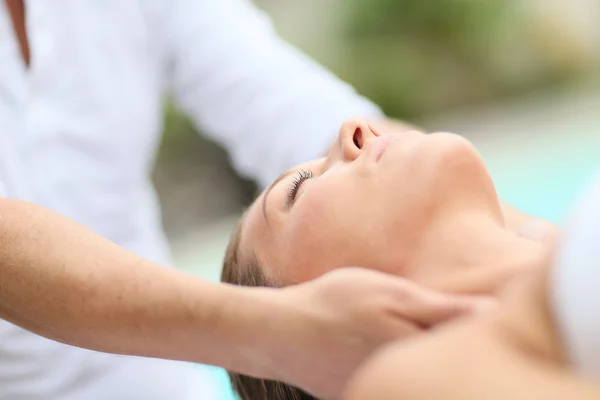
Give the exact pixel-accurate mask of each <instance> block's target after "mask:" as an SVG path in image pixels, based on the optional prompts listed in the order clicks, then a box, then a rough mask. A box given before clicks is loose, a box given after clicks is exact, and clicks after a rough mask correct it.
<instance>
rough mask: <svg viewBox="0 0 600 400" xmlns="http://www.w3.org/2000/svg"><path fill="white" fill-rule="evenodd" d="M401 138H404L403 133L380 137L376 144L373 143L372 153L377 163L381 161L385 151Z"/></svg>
mask: <svg viewBox="0 0 600 400" xmlns="http://www.w3.org/2000/svg"><path fill="white" fill-rule="evenodd" d="M400 136H402V134H401V133H390V134H387V135H382V136H379V137H377V139H375V142H374V143H373V147H372V149H373V150H372V153H373V157H374V158H375V162H377V161H379V159H380V158H381V156H382V155H383V153H385V150H386V149H387V148H388V147H389V146H390V144H392V143H393V142H395V141H396V139H398V138H399V137H400Z"/></svg>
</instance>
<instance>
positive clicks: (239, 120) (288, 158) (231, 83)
mask: <svg viewBox="0 0 600 400" xmlns="http://www.w3.org/2000/svg"><path fill="white" fill-rule="evenodd" d="M170 3H171V6H170V7H171V8H170V11H169V16H168V23H167V35H168V38H167V51H168V52H169V58H170V60H171V61H172V67H173V68H172V74H173V75H172V79H173V82H172V84H173V91H174V96H175V101H176V102H177V104H178V105H179V106H180V107H181V108H182V109H183V110H184V111H185V112H187V113H188V114H189V115H190V116H191V117H192V118H193V120H194V121H195V122H196V123H197V124H198V126H199V128H200V129H201V130H202V131H203V132H205V133H206V134H208V135H210V136H211V137H212V138H213V139H215V140H216V141H218V142H219V143H220V144H222V145H224V146H225V147H226V148H227V150H228V151H229V153H230V155H231V157H232V160H233V163H234V165H235V166H236V168H237V169H238V170H239V171H240V172H241V173H244V174H246V175H248V176H249V177H252V178H254V179H257V180H258V181H259V183H261V184H263V185H267V184H269V183H270V182H271V180H272V179H274V177H276V176H277V175H278V174H279V173H281V172H282V171H283V170H285V169H287V168H289V167H290V166H292V165H295V164H298V163H301V162H305V161H307V160H309V159H313V158H317V157H321V156H323V155H325V154H326V152H327V150H328V149H329V146H330V145H331V144H332V142H333V140H334V138H335V136H336V135H337V132H338V129H339V126H340V124H341V123H342V122H343V121H344V120H345V119H346V118H348V117H351V116H355V115H359V116H365V117H371V118H373V117H377V118H379V117H382V116H383V115H382V113H381V111H380V109H379V108H378V107H377V106H375V105H374V104H373V103H371V102H370V101H368V100H366V99H365V98H363V97H360V96H359V95H357V93H356V92H355V91H354V89H353V88H352V87H350V86H349V85H347V84H346V83H343V82H341V81H340V80H339V79H338V78H336V77H335V76H334V75H333V74H331V73H330V72H329V71H327V70H326V69H324V68H323V67H321V66H320V65H318V64H317V63H316V62H314V61H312V60H311V59H310V58H308V57H307V56H305V55H304V54H302V53H300V52H299V51H298V50H296V49H294V48H293V47H291V46H290V45H289V44H287V43H285V42H284V41H282V40H281V39H280V38H278V37H277V35H276V33H275V32H274V30H273V27H272V25H271V22H270V20H269V19H268V17H267V16H266V15H265V14H264V13H263V12H261V11H260V10H258V9H257V8H256V7H255V6H254V5H253V4H252V3H251V2H250V1H249V0H177V1H171V2H170ZM307 26H310V21H307Z"/></svg>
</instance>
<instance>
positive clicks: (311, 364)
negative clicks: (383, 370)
mask: <svg viewBox="0 0 600 400" xmlns="http://www.w3.org/2000/svg"><path fill="white" fill-rule="evenodd" d="M275 295H276V296H279V299H278V302H279V304H280V305H281V306H282V307H275V308H274V309H273V314H272V316H271V318H272V319H271V320H270V321H266V322H265V326H268V327H269V329H268V330H265V331H264V337H263V338H264V343H265V344H266V349H264V352H265V353H264V354H265V355H266V356H267V357H270V358H271V359H270V360H266V363H267V364H268V365H270V366H271V367H272V371H271V374H270V375H272V376H270V378H271V379H276V380H281V381H285V382H288V383H291V384H293V385H295V386H298V387H301V388H302V389H304V390H306V391H308V392H310V393H312V394H314V395H316V396H318V397H319V398H322V399H337V398H339V396H340V394H341V393H342V390H343V388H344V386H345V384H346V383H347V381H348V379H349V378H350V376H351V374H352V373H353V372H354V371H355V369H356V368H357V367H358V365H359V364H360V363H361V362H362V361H363V360H364V359H365V358H366V357H367V356H369V355H370V354H371V352H372V351H373V350H375V349H376V348H377V347H379V346H381V345H382V344H385V343H387V342H389V341H391V340H393V339H397V338H400V337H406V336H409V335H414V334H416V333H418V332H421V331H423V330H426V329H428V328H430V327H433V326H435V325H437V324H439V323H442V322H444V321H447V320H449V319H453V318H456V317H459V316H463V315H465V314H470V313H473V312H477V311H480V310H482V309H484V308H487V307H490V306H492V304H493V303H491V301H490V300H488V299H484V298H475V297H460V296H450V295H444V294H441V293H437V292H432V291H429V290H427V289H425V288H423V287H420V286H418V285H416V284H414V283H412V282H409V281H407V280H404V279H401V278H396V277H393V276H390V275H387V274H382V273H378V272H374V271H371V270H367V269H361V268H345V269H338V270H335V271H333V272H330V273H329V274H326V275H325V276H323V277H321V278H319V279H317V280H314V281H311V282H308V283H305V284H301V285H298V286H292V287H288V288H285V289H281V290H278V291H277V293H275ZM281 312H283V314H281ZM263 361H264V360H263Z"/></svg>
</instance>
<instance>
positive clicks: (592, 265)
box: [551, 173, 600, 380]
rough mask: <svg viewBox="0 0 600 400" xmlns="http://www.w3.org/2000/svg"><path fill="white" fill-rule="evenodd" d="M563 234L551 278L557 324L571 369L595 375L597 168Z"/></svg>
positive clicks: (598, 373) (599, 249) (599, 340)
mask: <svg viewBox="0 0 600 400" xmlns="http://www.w3.org/2000/svg"><path fill="white" fill-rule="evenodd" d="M563 236H564V237H563V241H562V243H561V246H560V247H559V250H558V252H557V256H556V259H555V262H554V265H553V274H552V281H551V282H552V292H553V296H552V300H553V306H554V311H555V314H556V319H557V325H558V327H559V329H560V332H561V334H562V338H563V340H564V344H565V346H566V348H567V352H568V354H569V356H570V357H571V361H572V363H573V365H574V367H575V368H576V369H577V371H578V372H580V373H582V374H584V375H586V376H588V377H592V378H595V379H598V380H600V173H599V174H598V176H597V179H596V181H595V182H594V183H593V184H592V185H591V186H590V188H589V189H588V190H587V191H586V192H585V194H584V196H583V197H582V199H581V200H580V201H579V202H578V204H577V206H576V208H575V210H574V212H573V215H572V216H571V218H570V220H569V223H568V225H567V227H566V229H565V232H564V235H563Z"/></svg>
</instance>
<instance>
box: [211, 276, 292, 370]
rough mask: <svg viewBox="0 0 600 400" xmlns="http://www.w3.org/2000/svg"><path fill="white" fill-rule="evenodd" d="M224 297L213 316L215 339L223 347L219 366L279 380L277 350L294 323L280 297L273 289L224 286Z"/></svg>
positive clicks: (279, 292)
mask: <svg viewBox="0 0 600 400" xmlns="http://www.w3.org/2000/svg"><path fill="white" fill-rule="evenodd" d="M223 286H224V292H228V294H227V296H225V298H223V301H222V302H220V305H219V308H218V314H217V315H216V323H215V324H214V325H215V326H216V336H217V338H218V341H219V343H221V345H222V346H223V348H222V353H225V354H226V355H225V356H221V357H222V358H224V359H222V360H220V361H219V363H218V364H219V365H221V366H223V367H225V368H226V369H228V370H231V371H234V372H238V373H242V374H245V375H250V376H255V377H261V378H266V379H277V378H278V373H277V372H278V371H277V370H278V366H279V364H278V363H277V354H278V353H280V352H279V351H278V350H277V349H279V348H280V342H281V339H282V337H287V336H288V335H287V334H286V332H285V330H292V329H294V328H293V327H291V325H290V324H289V323H288V322H289V321H292V320H294V318H293V317H292V316H291V315H290V314H292V313H293V312H294V311H293V310H290V309H288V308H289V307H287V306H286V305H285V304H287V302H284V301H283V297H282V295H281V293H282V291H281V290H278V289H272V288H248V287H238V286H229V285H223Z"/></svg>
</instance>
